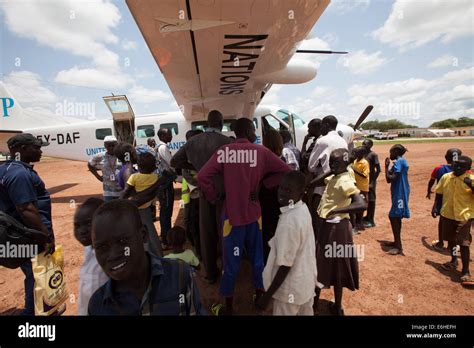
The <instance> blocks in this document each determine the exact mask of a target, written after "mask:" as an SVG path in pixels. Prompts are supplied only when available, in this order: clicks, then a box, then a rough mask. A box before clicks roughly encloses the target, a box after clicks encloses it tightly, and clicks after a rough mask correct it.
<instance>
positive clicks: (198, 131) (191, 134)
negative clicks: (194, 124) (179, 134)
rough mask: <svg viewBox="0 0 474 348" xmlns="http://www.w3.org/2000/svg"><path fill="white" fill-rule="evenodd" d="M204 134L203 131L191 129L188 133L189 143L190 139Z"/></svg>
mask: <svg viewBox="0 0 474 348" xmlns="http://www.w3.org/2000/svg"><path fill="white" fill-rule="evenodd" d="M201 133H202V130H200V129H191V130H188V131H187V132H186V141H188V140H189V139H191V138H192V137H193V136H195V135H198V134H201Z"/></svg>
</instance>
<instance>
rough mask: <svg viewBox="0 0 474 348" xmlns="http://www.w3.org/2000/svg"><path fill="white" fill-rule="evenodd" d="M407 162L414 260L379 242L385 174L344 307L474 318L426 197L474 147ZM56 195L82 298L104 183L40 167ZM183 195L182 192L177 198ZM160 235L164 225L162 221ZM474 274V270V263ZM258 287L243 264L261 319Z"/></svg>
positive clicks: (1, 279)
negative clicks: (80, 225)
mask: <svg viewBox="0 0 474 348" xmlns="http://www.w3.org/2000/svg"><path fill="white" fill-rule="evenodd" d="M389 147H390V145H376V146H375V147H374V150H375V151H376V152H377V153H378V154H379V157H380V161H381V162H382V163H383V160H384V158H385V157H386V155H387V154H388V149H389ZM407 147H408V149H409V152H408V153H407V155H406V157H407V159H408V162H409V164H410V171H409V180H410V185H411V197H410V210H411V214H412V218H411V219H409V220H406V221H404V225H403V232H402V238H403V239H402V240H403V243H404V250H405V254H406V256H390V255H387V254H386V253H385V252H384V251H383V250H382V248H381V245H380V243H379V241H381V240H390V239H391V229H390V225H389V222H388V218H387V213H388V211H389V209H390V192H389V185H388V184H386V183H385V180H384V178H383V177H381V178H379V182H378V187H377V190H378V192H377V195H378V201H377V210H376V223H377V227H376V228H373V229H370V230H366V231H365V232H363V233H362V234H361V235H358V236H356V237H355V243H357V244H360V245H361V246H363V247H364V260H363V261H361V262H360V289H359V290H358V291H355V292H351V291H345V293H344V298H343V303H344V307H345V311H346V314H347V315H402V314H404V315H472V314H473V313H474V300H473V299H472V295H473V294H474V292H473V290H472V289H467V288H463V287H462V286H461V285H460V284H459V276H460V275H459V271H458V272H445V271H442V270H441V269H440V267H439V266H440V265H441V264H442V263H444V262H446V261H448V259H449V257H448V256H446V255H443V254H441V253H438V252H435V251H433V250H431V248H430V246H429V245H430V242H431V240H432V239H434V238H437V223H438V221H437V220H435V219H433V218H432V217H431V216H430V211H431V204H432V201H428V200H427V199H426V198H425V194H426V184H427V181H428V179H429V176H430V173H431V171H432V169H433V168H434V166H436V165H438V164H440V163H443V162H444V153H445V151H446V149H447V148H449V147H460V148H461V149H462V150H463V151H464V153H465V154H466V155H469V156H471V157H473V156H474V142H469V143H453V144H450V143H431V144H410V145H407ZM35 168H36V170H37V171H38V172H39V174H40V175H41V177H42V178H43V180H44V181H45V183H46V186H47V187H48V188H49V190H50V192H51V193H52V197H53V224H54V230H55V235H56V240H57V243H58V244H62V245H63V248H64V253H65V260H66V266H65V274H66V281H67V286H68V289H69V292H70V294H72V295H74V296H77V290H78V277H79V268H80V265H81V263H82V257H83V256H82V255H83V251H82V247H81V245H80V244H79V243H78V242H77V241H76V240H75V239H74V236H73V233H72V216H73V213H74V204H75V203H78V204H80V203H82V202H83V201H84V200H85V199H87V198H88V197H90V196H94V195H97V196H100V193H101V184H100V183H99V182H98V181H97V180H96V179H95V178H93V176H92V175H91V174H90V173H89V172H88V171H87V169H86V165H85V163H82V162H74V161H66V160H56V159H45V160H44V161H42V162H40V163H38V164H37V165H36V166H35ZM176 197H178V195H176ZM182 215H183V214H182V210H180V209H179V201H178V200H176V201H175V209H174V214H173V220H176V219H177V220H178V221H181V223H182ZM156 225H157V229H158V230H159V224H158V223H157V224H156ZM471 270H472V271H474V265H473V266H471ZM203 277H204V275H203V272H202V271H200V272H199V274H198V281H199V286H200V290H201V296H202V297H203V301H204V304H205V305H206V306H208V307H209V306H210V305H211V304H212V303H213V302H215V301H216V300H217V299H218V286H217V285H213V286H210V285H207V284H205V283H204V282H203ZM0 289H1V290H0V314H15V313H17V312H18V309H20V308H21V307H22V305H23V275H22V273H21V271H20V270H19V269H16V270H10V269H5V268H1V269H0ZM74 296H71V301H69V302H68V307H67V311H66V314H69V315H74V314H75V313H76V304H75V303H74ZM332 298H333V294H332V291H330V290H325V291H323V293H322V295H321V299H322V301H321V302H320V306H319V314H323V315H324V314H327V303H328V300H331V299H332ZM251 299H252V289H251V278H250V267H249V265H248V263H247V262H244V264H243V266H242V272H241V275H240V279H239V281H238V287H237V292H236V296H235V302H236V305H235V306H236V307H235V310H236V312H237V313H238V314H256V312H255V311H254V310H253V308H252V306H251V304H250V303H251Z"/></svg>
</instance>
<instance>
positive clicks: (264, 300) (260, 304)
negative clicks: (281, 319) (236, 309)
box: [255, 293, 270, 311]
mask: <svg viewBox="0 0 474 348" xmlns="http://www.w3.org/2000/svg"><path fill="white" fill-rule="evenodd" d="M269 303H270V297H269V296H268V295H267V294H266V293H265V294H263V295H262V296H260V298H259V299H258V300H257V301H256V302H255V307H257V308H258V309H260V310H262V311H264V310H265V309H266V308H267V307H268V304H269Z"/></svg>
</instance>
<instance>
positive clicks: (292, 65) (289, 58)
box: [0, 0, 370, 161]
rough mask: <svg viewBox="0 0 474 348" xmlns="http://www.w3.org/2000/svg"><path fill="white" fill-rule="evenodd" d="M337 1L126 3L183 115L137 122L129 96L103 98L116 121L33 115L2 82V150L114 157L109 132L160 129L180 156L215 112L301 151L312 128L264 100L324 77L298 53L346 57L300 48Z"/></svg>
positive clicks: (145, 133) (137, 136)
mask: <svg viewBox="0 0 474 348" xmlns="http://www.w3.org/2000/svg"><path fill="white" fill-rule="evenodd" d="M329 2H330V0H307V1H300V0H284V1H283V0H280V1H276V3H277V5H275V1H273V0H260V1H253V0H240V1H224V0H213V1H210V2H209V1H198V0H178V1H176V0H160V1H153V0H127V1H126V3H127V6H128V8H129V10H130V11H131V14H132V16H133V18H134V20H135V22H136V23H137V25H138V28H139V30H140V31H141V33H142V35H143V38H144V40H145V42H146V44H147V46H148V48H149V49H150V52H151V54H152V56H153V57H154V59H155V61H156V63H157V64H158V68H159V69H160V71H161V72H162V74H163V75H164V78H165V80H166V82H167V84H168V86H169V87H170V90H171V92H172V94H173V96H174V97H175V99H176V101H177V103H178V105H179V108H180V111H177V112H167V113H156V114H149V115H137V116H135V114H134V112H133V108H132V107H131V105H130V102H129V101H128V98H127V97H126V96H124V95H120V96H115V95H112V96H106V97H104V98H103V100H104V102H105V103H106V105H107V107H108V109H109V110H110V112H111V114H112V119H108V120H96V121H82V122H78V121H77V119H74V118H68V117H61V116H58V115H41V114H35V113H34V112H32V111H27V110H25V109H23V108H22V107H21V105H19V103H18V101H15V99H14V97H13V96H12V95H11V93H9V92H8V90H7V86H5V85H4V84H3V83H0V93H1V94H0V97H1V98H0V99H1V100H2V107H3V117H0V152H4V153H6V152H8V149H7V146H6V140H7V139H8V138H10V137H11V136H12V135H14V134H16V133H20V132H26V133H32V134H33V135H35V136H36V137H38V138H40V139H43V140H45V141H48V142H49V143H50V145H49V146H47V147H44V148H43V149H42V150H43V154H44V155H45V156H50V157H57V158H64V159H71V160H78V161H87V160H88V159H90V158H91V157H92V156H93V155H95V154H97V153H98V152H101V151H105V149H104V147H103V146H104V144H103V139H104V138H105V136H107V135H112V134H113V135H115V136H116V137H117V139H118V140H119V141H127V142H129V143H132V144H136V145H140V144H146V142H147V139H148V138H154V139H155V140H158V137H157V131H158V130H159V129H160V128H168V129H170V130H171V131H172V134H173V140H172V142H171V143H169V144H168V147H169V148H170V150H171V152H172V153H175V152H176V151H177V150H178V149H179V148H180V147H181V146H182V145H183V144H184V143H185V141H186V140H185V134H186V132H187V131H188V130H191V129H203V128H204V127H205V123H206V122H205V120H206V117H207V113H208V112H209V111H211V110H219V111H220V112H221V113H222V114H223V116H224V129H223V133H224V134H226V135H233V132H232V131H231V128H232V123H233V122H234V121H235V120H236V119H237V118H239V117H247V118H250V119H253V121H254V124H255V128H256V131H257V136H258V139H257V142H260V143H261V139H262V137H263V136H264V135H265V132H266V131H267V130H268V129H276V130H283V129H287V130H289V131H290V133H291V135H292V137H293V141H294V144H295V145H296V146H297V147H298V148H301V145H302V142H303V139H304V136H305V135H306V134H307V124H306V122H305V121H304V120H303V119H302V118H301V117H300V116H298V115H297V114H296V113H293V112H290V111H288V110H284V109H275V108H271V107H268V106H265V105H263V104H260V102H261V100H262V99H263V98H264V96H265V94H266V93H267V92H268V91H269V89H270V88H271V86H272V85H273V84H299V83H305V82H308V81H310V80H312V79H313V78H314V77H315V76H316V74H317V69H316V68H315V66H314V65H312V64H311V63H309V62H308V61H305V60H301V59H299V58H297V57H295V56H296V55H299V54H300V53H302V54H307V53H323V54H339V53H347V52H333V51H317V50H301V51H299V50H298V47H299V46H300V45H301V43H302V41H303V40H304V39H305V38H306V37H307V36H308V34H309V33H310V31H311V29H312V28H313V26H314V25H315V23H316V22H317V21H318V19H319V18H320V16H321V15H322V13H323V12H324V10H325V9H326V8H327V6H328V5H329ZM366 111H367V110H366ZM369 112H370V111H369ZM367 115H368V113H367V114H366V115H365V116H364V114H363V115H361V117H360V118H359V120H358V121H357V124H359V125H360V123H361V122H362V120H363V119H365V117H367ZM338 131H339V133H340V134H341V136H343V138H344V139H345V140H346V141H347V143H348V144H351V143H352V141H353V139H354V135H355V134H356V133H355V132H354V129H353V128H351V127H349V126H347V125H343V124H340V125H338Z"/></svg>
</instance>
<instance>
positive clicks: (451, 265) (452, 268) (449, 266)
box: [441, 262, 458, 271]
mask: <svg viewBox="0 0 474 348" xmlns="http://www.w3.org/2000/svg"><path fill="white" fill-rule="evenodd" d="M457 267H458V263H457V262H456V263H453V262H446V263H443V264H442V265H441V268H442V269H444V270H445V271H455V270H456V268H457Z"/></svg>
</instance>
